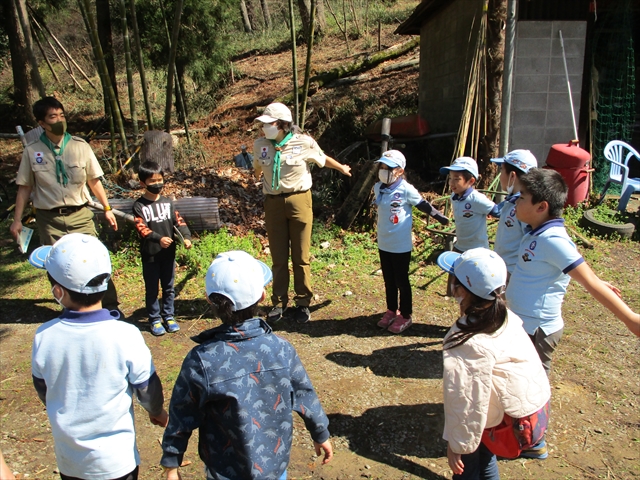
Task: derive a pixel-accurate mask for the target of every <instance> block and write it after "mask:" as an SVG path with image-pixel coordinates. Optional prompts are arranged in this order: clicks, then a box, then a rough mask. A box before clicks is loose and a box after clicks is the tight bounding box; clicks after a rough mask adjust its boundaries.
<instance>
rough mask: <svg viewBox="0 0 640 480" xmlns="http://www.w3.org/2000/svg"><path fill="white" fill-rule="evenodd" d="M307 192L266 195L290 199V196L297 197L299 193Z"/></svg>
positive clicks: (305, 191) (304, 191)
mask: <svg viewBox="0 0 640 480" xmlns="http://www.w3.org/2000/svg"><path fill="white" fill-rule="evenodd" d="M308 191H309V190H302V191H300V192H287V193H276V194H271V193H268V194H267V195H268V196H270V197H284V198H287V197H290V196H291V195H299V194H300V193H307V192H308Z"/></svg>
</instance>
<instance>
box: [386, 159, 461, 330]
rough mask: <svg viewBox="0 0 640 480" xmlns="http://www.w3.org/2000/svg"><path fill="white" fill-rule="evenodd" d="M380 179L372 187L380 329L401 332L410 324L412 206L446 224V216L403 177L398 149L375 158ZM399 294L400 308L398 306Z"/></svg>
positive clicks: (403, 161)
mask: <svg viewBox="0 0 640 480" xmlns="http://www.w3.org/2000/svg"><path fill="white" fill-rule="evenodd" d="M377 163H378V164H379V165H380V170H379V171H378V177H379V179H380V181H379V182H378V183H376V184H375V185H374V187H373V191H374V193H375V203H376V205H377V206H378V250H379V253H380V264H381V266H382V276H383V278H384V289H385V293H386V301H387V311H386V313H385V314H384V316H383V317H382V319H381V320H380V321H379V322H378V326H379V327H380V328H384V329H386V330H388V331H390V332H391V333H400V332H402V331H404V330H406V329H407V328H409V327H410V326H411V325H412V323H413V320H412V317H411V315H412V313H413V304H412V298H411V284H410V283H409V262H410V261H411V250H412V249H413V242H412V240H411V227H412V224H413V215H412V211H411V207H412V206H415V207H416V208H417V209H418V210H420V211H422V212H425V213H428V214H429V215H431V216H432V217H433V218H435V219H436V220H437V221H438V222H440V223H442V224H444V225H446V224H447V223H449V219H448V218H447V217H445V216H444V215H442V214H441V213H440V212H439V211H438V210H436V209H435V208H434V207H433V206H432V205H431V204H430V203H429V202H427V201H426V200H424V199H423V198H422V197H421V196H420V193H419V192H418V190H416V189H415V188H414V187H413V186H412V185H410V184H409V183H407V181H406V180H404V179H403V178H402V174H403V173H404V168H405V166H406V165H407V161H406V159H405V158H404V155H403V154H402V153H401V152H399V151H398V150H388V151H386V152H384V154H383V155H382V157H381V158H380V159H379V160H378V161H377ZM398 293H400V305H399V306H400V308H399V309H398Z"/></svg>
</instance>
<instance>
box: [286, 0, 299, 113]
mask: <svg viewBox="0 0 640 480" xmlns="http://www.w3.org/2000/svg"><path fill="white" fill-rule="evenodd" d="M289 20H290V21H291V29H290V31H291V57H292V58H291V65H292V67H293V105H294V115H293V123H295V124H296V125H297V124H298V123H299V122H300V117H299V113H300V111H299V99H298V58H297V57H296V24H295V19H294V17H293V0H289Z"/></svg>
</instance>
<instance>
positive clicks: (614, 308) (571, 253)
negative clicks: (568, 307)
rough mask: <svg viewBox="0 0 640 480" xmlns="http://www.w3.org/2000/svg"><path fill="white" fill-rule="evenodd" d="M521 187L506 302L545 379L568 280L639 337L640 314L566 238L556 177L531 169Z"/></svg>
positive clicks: (562, 192)
mask: <svg viewBox="0 0 640 480" xmlns="http://www.w3.org/2000/svg"><path fill="white" fill-rule="evenodd" d="M520 185H521V193H520V197H519V198H518V200H517V201H516V216H517V218H518V220H520V221H521V222H522V223H525V224H527V225H529V227H528V229H527V233H526V234H525V236H524V237H523V238H522V241H521V243H520V248H519V251H518V262H517V263H516V266H515V269H514V271H513V274H512V275H511V281H510V282H509V286H508V287H507V291H506V299H507V305H508V307H509V309H511V310H512V311H513V312H514V313H516V314H518V316H520V318H522V321H523V326H524V329H525V331H526V332H527V333H528V334H529V337H530V338H531V340H532V341H533V344H534V346H535V347H536V351H537V352H538V355H539V356H540V359H541V360H542V363H543V365H544V368H545V370H546V372H547V374H548V373H549V371H550V369H551V357H552V354H553V352H554V350H555V348H556V346H557V344H558V342H559V341H560V338H561V337H562V330H563V328H564V321H563V319H562V312H561V307H562V301H563V299H564V295H565V293H566V291H567V286H568V285H569V281H570V279H571V278H573V279H575V280H577V281H578V282H579V283H580V284H581V285H582V286H583V287H584V288H585V289H586V290H587V291H588V292H589V293H590V294H591V295H592V296H593V297H594V298H595V299H596V300H598V302H600V303H601V304H602V305H604V306H605V307H607V309H609V310H610V311H611V312H612V313H613V314H614V315H615V316H616V317H618V318H619V319H620V320H622V321H623V322H624V324H625V325H626V326H627V328H629V330H631V331H632V332H633V333H635V334H636V335H638V336H640V315H638V314H637V313H634V312H633V311H632V310H631V309H630V308H629V307H628V306H627V305H626V304H625V303H624V302H623V301H622V300H621V299H620V290H618V289H617V288H616V287H614V286H612V285H610V284H608V283H606V282H603V281H602V280H600V279H599V278H598V277H597V276H596V274H595V273H594V272H593V271H592V270H591V268H590V267H589V266H588V265H587V264H586V263H585V261H584V259H583V258H582V256H581V255H580V253H579V252H578V251H577V250H576V246H575V244H574V243H573V242H572V241H571V239H570V238H569V235H568V234H567V231H566V229H565V227H564V220H563V219H562V218H561V216H562V209H563V206H564V203H565V201H566V198H567V191H568V189H567V185H566V184H565V182H564V180H563V179H562V177H561V176H560V174H559V173H558V172H556V171H554V170H544V169H538V168H535V169H532V170H531V171H530V172H529V173H527V174H526V175H523V176H522V177H521V178H520Z"/></svg>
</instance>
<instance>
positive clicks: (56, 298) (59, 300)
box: [51, 285, 67, 308]
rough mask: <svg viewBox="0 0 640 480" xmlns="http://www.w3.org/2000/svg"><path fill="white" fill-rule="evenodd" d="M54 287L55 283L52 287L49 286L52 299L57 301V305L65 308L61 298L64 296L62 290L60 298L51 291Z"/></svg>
mask: <svg viewBox="0 0 640 480" xmlns="http://www.w3.org/2000/svg"><path fill="white" fill-rule="evenodd" d="M54 288H56V287H55V285H54V286H53V287H51V295H53V299H54V300H55V301H56V302H58V305H60V306H61V307H62V308H67V307H65V306H64V305H63V304H62V299H63V298H64V290H63V291H62V296H61V297H60V298H58V297H56V294H55V293H53V289H54Z"/></svg>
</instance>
